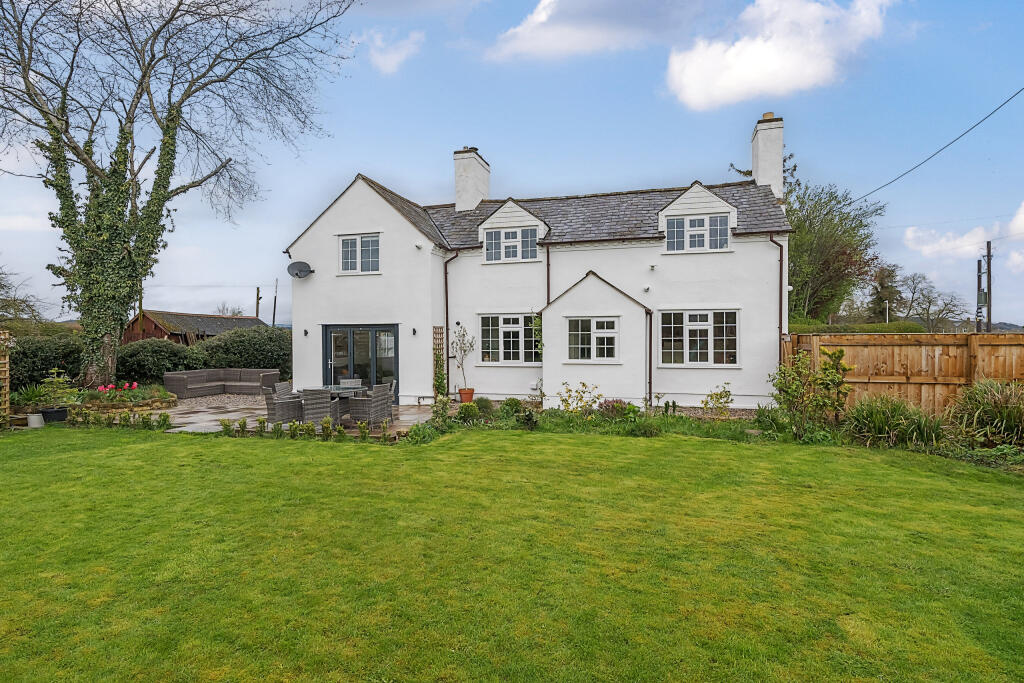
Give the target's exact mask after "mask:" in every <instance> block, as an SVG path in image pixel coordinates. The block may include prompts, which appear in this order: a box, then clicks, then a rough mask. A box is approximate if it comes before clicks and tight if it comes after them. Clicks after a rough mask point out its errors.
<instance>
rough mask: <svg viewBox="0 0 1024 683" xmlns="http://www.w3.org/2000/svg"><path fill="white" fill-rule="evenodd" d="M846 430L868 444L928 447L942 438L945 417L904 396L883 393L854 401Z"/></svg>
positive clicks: (853, 436)
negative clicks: (923, 409)
mask: <svg viewBox="0 0 1024 683" xmlns="http://www.w3.org/2000/svg"><path fill="white" fill-rule="evenodd" d="M843 431H844V432H845V433H846V434H847V435H849V436H850V437H851V438H852V439H854V440H855V441H859V442H860V443H863V444H864V445H866V446H889V447H890V448H913V449H920V448H926V449H927V448H934V447H935V446H937V445H938V443H939V441H940V440H941V439H942V421H941V420H940V419H938V418H936V417H932V416H931V415H928V414H926V413H925V412H924V411H922V410H921V409H920V408H918V407H917V406H913V405H910V404H909V403H907V402H906V401H904V400H903V399H901V398H897V397H895V396H889V395H888V394H881V395H878V396H868V397H865V398H862V399H860V400H859V401H857V402H856V403H855V404H853V406H852V407H851V408H850V409H849V410H847V411H846V415H845V417H844V419H843Z"/></svg>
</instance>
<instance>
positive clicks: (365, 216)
mask: <svg viewBox="0 0 1024 683" xmlns="http://www.w3.org/2000/svg"><path fill="white" fill-rule="evenodd" d="M373 232H379V233H380V274H375V275H340V274H339V273H340V257H339V247H338V237H337V235H338V234H362V233H373ZM417 245H418V246H417ZM289 251H290V254H291V258H292V260H293V261H306V262H308V263H309V265H310V266H311V267H312V268H313V270H314V271H316V272H314V273H313V274H312V275H310V276H309V277H307V278H304V279H302V280H298V279H294V280H292V359H293V364H294V382H293V383H294V386H295V387H296V388H297V389H302V388H305V387H319V386H322V385H323V348H322V338H323V335H322V327H323V325H335V324H337V325H383V324H397V325H398V388H399V401H400V402H401V403H403V404H414V403H416V401H417V398H419V397H421V396H430V395H431V393H432V392H431V385H432V376H433V363H432V355H433V353H432V334H431V326H432V325H433V324H437V325H440V324H443V323H442V322H441V321H442V319H443V312H442V311H438V310H437V309H438V306H439V303H440V302H441V297H440V289H439V288H440V287H441V269H440V263H441V257H440V256H439V255H438V254H437V253H435V250H434V249H433V243H432V242H431V241H430V240H429V239H428V238H427V237H426V236H425V235H423V234H422V233H421V232H419V231H418V230H417V229H416V228H414V227H413V226H412V225H411V224H410V223H409V222H408V221H406V220H405V219H404V218H403V217H402V216H401V215H400V214H399V213H398V212H397V211H395V210H394V209H393V208H392V207H391V206H390V205H389V204H388V203H387V202H385V201H384V200H383V199H382V198H381V197H380V195H378V194H377V193H376V192H375V191H374V190H373V189H372V188H371V187H370V186H369V185H367V184H366V183H365V182H363V181H362V180H356V181H354V182H353V184H352V185H350V186H349V188H348V189H347V190H345V192H343V193H342V195H341V196H340V197H338V199H336V200H335V201H334V203H333V204H332V205H331V206H330V207H328V209H327V210H326V211H325V212H324V213H323V215H322V216H320V217H319V218H318V219H317V220H316V221H315V222H314V223H313V225H312V226H311V227H310V228H309V229H308V230H307V231H306V232H305V233H304V234H303V235H302V236H300V237H299V238H298V239H297V240H296V242H295V243H294V244H293V245H292V246H291V248H290V250H289ZM413 329H415V330H416V334H415V335H414V334H413ZM307 333H308V335H307Z"/></svg>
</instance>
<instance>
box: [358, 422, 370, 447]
mask: <svg viewBox="0 0 1024 683" xmlns="http://www.w3.org/2000/svg"><path fill="white" fill-rule="evenodd" d="M356 428H357V429H358V430H359V440H360V441H362V442H364V443H365V442H366V441H369V440H370V425H369V423H368V422H366V421H365V420H363V421H361V422H357V423H356Z"/></svg>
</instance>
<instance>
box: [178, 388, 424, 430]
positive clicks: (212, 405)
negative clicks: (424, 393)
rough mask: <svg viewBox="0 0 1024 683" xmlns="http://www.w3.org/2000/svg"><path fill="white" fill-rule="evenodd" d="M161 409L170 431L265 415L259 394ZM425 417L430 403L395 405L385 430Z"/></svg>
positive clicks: (193, 401)
mask: <svg viewBox="0 0 1024 683" xmlns="http://www.w3.org/2000/svg"><path fill="white" fill-rule="evenodd" d="M164 412H166V413H167V414H168V415H170V416H171V422H172V423H173V424H174V428H173V429H170V430H169V431H170V432H191V433H197V434H209V433H213V432H219V431H220V421H221V420H231V421H233V422H237V421H238V420H240V419H241V418H243V417H244V418H245V419H246V420H247V421H248V423H249V426H250V428H251V427H254V426H255V425H256V419H257V418H260V417H266V416H267V405H266V402H265V401H264V399H263V397H262V396H246V395H242V394H218V395H215V396H202V397H198V398H187V399H181V400H179V401H178V405H177V407H175V408H170V409H168V410H166V411H164ZM429 418H430V406H395V407H394V419H393V420H392V422H391V424H390V425H389V426H388V431H390V432H393V433H395V432H405V431H408V429H409V427H411V426H413V425H414V424H419V423H421V422H426V421H427V420H428V419H429ZM345 428H346V431H347V432H349V433H352V434H357V433H358V431H357V430H356V429H355V427H354V425H347V424H346V425H345ZM374 431H375V432H377V433H379V432H378V431H377V430H374Z"/></svg>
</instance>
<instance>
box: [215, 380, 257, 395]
mask: <svg viewBox="0 0 1024 683" xmlns="http://www.w3.org/2000/svg"><path fill="white" fill-rule="evenodd" d="M260 389H261V387H260V385H259V384H256V383H254V382H224V393H225V394H258V393H260Z"/></svg>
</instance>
